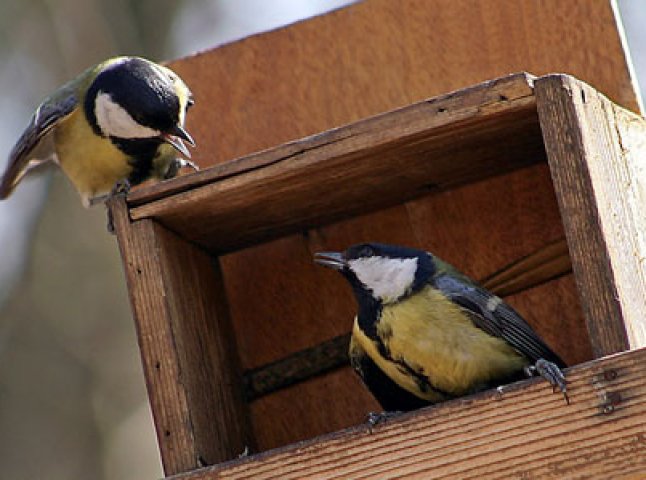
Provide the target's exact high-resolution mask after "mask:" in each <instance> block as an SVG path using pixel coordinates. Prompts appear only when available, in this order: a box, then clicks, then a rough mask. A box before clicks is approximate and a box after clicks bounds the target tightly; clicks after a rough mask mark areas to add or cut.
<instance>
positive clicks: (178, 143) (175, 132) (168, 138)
mask: <svg viewBox="0 0 646 480" xmlns="http://www.w3.org/2000/svg"><path fill="white" fill-rule="evenodd" d="M161 138H162V140H164V142H166V143H168V144H169V145H172V146H173V147H174V148H175V150H177V151H178V152H179V153H181V154H182V155H184V156H185V157H187V158H191V153H190V152H189V151H188V148H186V145H184V142H182V140H186V141H187V142H188V143H189V145H191V146H192V147H194V146H195V140H193V137H191V136H190V135H189V133H188V132H187V131H186V130H184V127H182V126H181V125H175V126H174V127H173V128H172V129H171V130H170V131H168V132H165V133H162V135H161Z"/></svg>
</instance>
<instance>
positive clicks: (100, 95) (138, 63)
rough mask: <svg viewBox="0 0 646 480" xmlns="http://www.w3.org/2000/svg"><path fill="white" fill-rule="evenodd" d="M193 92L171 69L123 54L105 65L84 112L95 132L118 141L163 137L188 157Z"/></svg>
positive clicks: (91, 90) (88, 94)
mask: <svg viewBox="0 0 646 480" xmlns="http://www.w3.org/2000/svg"><path fill="white" fill-rule="evenodd" d="M192 104H193V96H192V94H191V91H190V90H189V89H188V87H187V86H186V84H185V83H184V82H183V81H182V79H181V78H179V76H178V75H177V74H175V73H174V72H173V71H171V70H170V69H168V68H166V67H163V66H161V65H158V64H156V63H153V62H150V61H148V60H145V59H143V58H139V57H118V58H114V59H111V60H108V61H107V62H104V63H103V64H101V65H100V66H99V67H98V69H97V73H96V76H95V77H94V79H93V80H92V82H91V84H90V85H89V88H88V90H87V93H86V95H85V101H84V110H85V114H86V116H87V118H88V122H89V123H90V125H91V126H92V128H93V130H94V131H95V133H97V134H98V135H101V136H103V137H107V138H110V139H111V140H113V141H114V142H115V143H117V144H118V142H128V141H137V140H145V141H159V143H163V142H165V143H168V144H170V145H172V146H173V147H174V148H175V149H177V150H178V151H179V152H181V153H182V154H183V155H185V156H186V157H190V153H189V151H188V149H187V148H186V145H184V143H183V140H184V141H186V142H188V143H189V144H191V145H195V142H194V141H193V139H192V138H191V136H190V135H189V134H188V132H187V131H186V130H185V129H184V119H185V116H186V111H187V109H188V108H189V107H190V106H191V105H192Z"/></svg>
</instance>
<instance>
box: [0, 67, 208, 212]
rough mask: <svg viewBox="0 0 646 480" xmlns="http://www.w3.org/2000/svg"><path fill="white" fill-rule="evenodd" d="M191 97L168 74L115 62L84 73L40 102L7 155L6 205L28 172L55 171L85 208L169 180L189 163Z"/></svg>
mask: <svg viewBox="0 0 646 480" xmlns="http://www.w3.org/2000/svg"><path fill="white" fill-rule="evenodd" d="M192 104H193V96H192V94H191V91H190V90H189V89H188V87H187V86H186V84H185V83H184V82H183V81H182V79H181V78H179V76H178V75H177V74H175V73H174V72H172V71H171V70H170V69H168V68H166V67H163V66H161V65H158V64H156V63H153V62H151V61H148V60H145V59H143V58H139V57H117V58H112V59H109V60H106V61H105V62H102V63H100V64H98V65H96V66H94V67H91V68H89V69H87V70H86V71H85V72H83V73H82V74H80V75H79V76H78V77H76V78H75V79H73V80H71V81H70V82H68V83H66V84H65V85H63V86H62V87H61V88H59V89H58V90H57V91H56V92H54V93H53V94H52V95H51V96H50V97H48V98H47V99H45V100H44V101H43V103H41V104H40V105H39V106H38V108H37V109H36V112H35V113H34V115H33V116H32V118H31V122H30V123H29V125H28V127H27V128H26V129H25V131H24V132H23V133H22V135H21V137H20V139H19V140H18V142H17V143H16V145H15V146H14V148H13V150H12V151H11V153H10V154H9V163H8V166H7V169H6V171H5V173H4V176H3V177H2V183H1V184H0V199H4V198H7V197H8V196H9V194H11V192H12V191H13V189H14V188H15V187H16V185H17V184H18V182H19V181H20V180H21V179H22V177H23V176H24V175H25V174H26V173H27V172H28V171H29V170H30V169H32V168H34V167H36V166H38V165H41V164H43V163H46V162H49V161H53V162H55V163H57V164H58V165H60V167H61V168H62V169H63V172H64V173H65V174H66V175H67V177H68V178H69V179H70V180H71V182H72V184H74V187H76V190H77V191H78V193H79V194H80V196H81V200H82V202H83V204H84V205H85V206H86V207H87V206H89V205H90V204H91V203H92V202H91V201H92V200H93V199H96V198H97V197H99V196H102V195H104V194H107V193H109V192H111V191H112V190H113V189H115V188H121V189H126V190H127V189H129V187H130V186H131V185H137V184H139V183H141V182H143V181H145V180H147V179H149V178H158V179H164V178H170V177H173V176H175V175H176V174H177V171H178V169H179V168H180V167H182V166H185V165H187V166H191V167H193V168H196V167H195V165H194V164H193V163H192V162H190V161H187V160H183V159H178V158H177V157H176V155H175V150H177V151H179V152H180V153H182V154H183V155H184V156H186V157H189V158H190V154H189V151H188V149H187V148H186V146H185V145H184V143H183V142H182V140H185V141H186V142H188V143H189V144H191V145H195V142H194V141H193V139H192V138H191V136H190V135H189V134H188V132H187V131H186V130H185V129H184V119H185V115H186V110H187V109H188V108H189V107H190V106H191V105H192Z"/></svg>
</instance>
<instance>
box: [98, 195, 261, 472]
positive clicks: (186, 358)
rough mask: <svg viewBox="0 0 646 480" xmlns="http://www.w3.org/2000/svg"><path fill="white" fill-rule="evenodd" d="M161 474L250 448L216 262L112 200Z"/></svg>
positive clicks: (112, 210) (222, 458)
mask: <svg viewBox="0 0 646 480" xmlns="http://www.w3.org/2000/svg"><path fill="white" fill-rule="evenodd" d="M110 209H111V212H112V213H113V217H114V223H115V227H116V230H117V233H118V239H119V247H120V249H121V255H122V258H123V264H124V268H125V271H126V279H127V283H128V290H129V292H130V299H131V304H132V308H133V313H134V317H135V323H136V326H137V334H138V338H139V346H140V348H141V354H142V360H143V367H144V374H145V376H146V384H147V387H148V395H149V398H150V403H151V408H152V411H153V416H154V420H155V427H156V430H157V439H158V442H159V447H160V450H161V456H162V462H163V465H164V471H165V472H166V474H168V475H170V474H174V473H178V472H184V471H187V470H192V469H195V468H197V467H200V466H204V465H209V464H213V463H218V462H222V461H224V460H228V459H231V458H235V457H236V456H237V455H239V454H240V453H241V452H242V451H243V450H244V449H245V447H246V446H251V439H250V437H249V430H248V412H247V411H246V408H245V404H244V402H243V401H242V392H241V388H240V384H241V377H240V375H239V369H237V368H236V366H237V365H238V362H237V359H236V353H235V350H234V347H233V345H234V343H235V339H234V338H233V333H232V331H231V326H230V323H229V322H230V321H229V318H228V311H227V303H226V297H225V295H224V291H223V288H222V279H221V275H220V272H219V265H218V262H217V260H214V259H212V258H211V257H210V256H209V255H207V254H205V253H204V252H203V251H201V250H199V249H198V248H196V247H195V246H193V245H191V244H189V243H187V242H185V241H183V240H182V239H180V238H179V237H177V236H176V235H175V234H173V233H172V232H169V231H168V230H166V229H164V228H163V227H161V226H160V225H158V224H156V223H155V222H154V221H152V220H143V221H139V222H134V223H130V221H129V219H128V216H127V210H126V206H125V201H124V200H123V199H115V200H113V201H111V202H110ZM197 285H199V286H200V288H196V286H197Z"/></svg>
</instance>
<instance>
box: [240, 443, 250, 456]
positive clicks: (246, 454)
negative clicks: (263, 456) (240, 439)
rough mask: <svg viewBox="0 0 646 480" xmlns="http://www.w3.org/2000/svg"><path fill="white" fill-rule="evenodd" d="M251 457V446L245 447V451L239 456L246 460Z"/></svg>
mask: <svg viewBox="0 0 646 480" xmlns="http://www.w3.org/2000/svg"><path fill="white" fill-rule="evenodd" d="M249 455H251V449H250V448H249V445H245V446H244V450H243V451H242V453H240V454H239V455H238V458H245V457H248V456H249Z"/></svg>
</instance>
